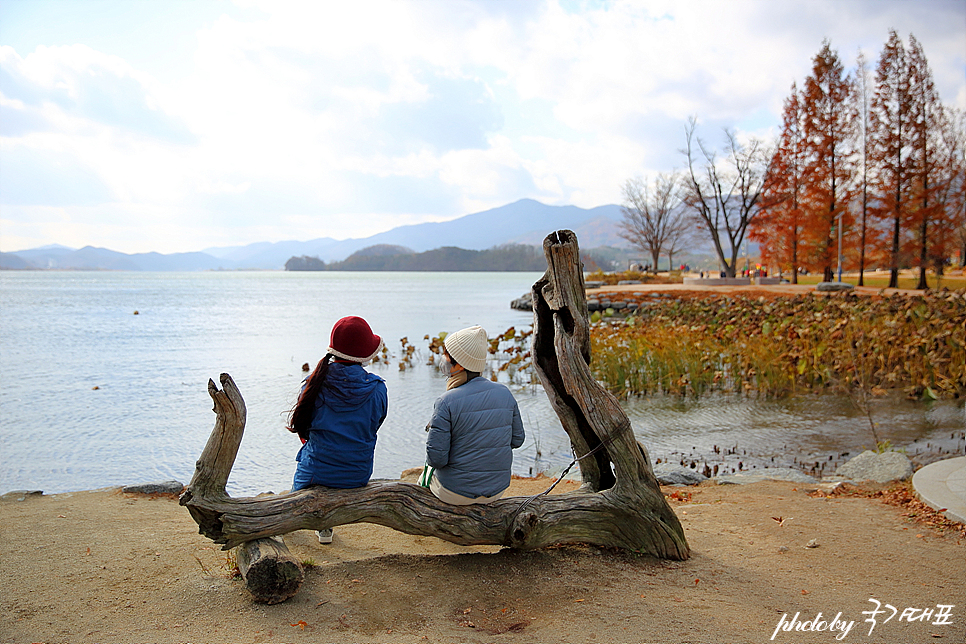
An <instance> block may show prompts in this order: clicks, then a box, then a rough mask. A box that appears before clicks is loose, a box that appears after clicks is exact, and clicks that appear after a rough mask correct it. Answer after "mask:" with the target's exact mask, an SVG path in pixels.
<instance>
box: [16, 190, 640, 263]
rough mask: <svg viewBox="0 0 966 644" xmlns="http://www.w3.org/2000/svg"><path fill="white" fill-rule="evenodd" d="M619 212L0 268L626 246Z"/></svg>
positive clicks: (531, 214) (24, 259)
mask: <svg viewBox="0 0 966 644" xmlns="http://www.w3.org/2000/svg"><path fill="white" fill-rule="evenodd" d="M620 217H621V214H620V207H619V206H616V205H607V206H598V207H596V208H590V209H585V208H578V207H577V206H548V205H546V204H542V203H540V202H538V201H534V200H532V199H521V200H520V201H516V202H514V203H511V204H507V205H505V206H500V207H499V208H493V209H491V210H486V211H483V212H477V213H472V214H469V215H464V216H463V217H459V218H457V219H453V220H450V221H445V222H432V223H424V224H412V225H407V226H399V227H398V228H393V229H392V230H388V231H386V232H382V233H378V234H376V235H372V236H370V237H365V238H360V239H345V240H335V239H332V238H329V237H324V238H320V239H313V240H309V241H304V242H302V241H294V240H293V241H282V242H256V243H253V244H248V245H246V246H232V247H218V248H207V249H205V250H203V251H197V252H187V253H172V254H167V255H165V254H161V253H135V254H126V253H120V252H117V251H113V250H110V249H107V248H96V247H94V246H85V247H84V248H81V249H77V250H75V249H71V248H67V247H64V246H58V245H53V246H45V247H42V248H34V249H30V250H24V251H17V252H15V253H9V252H3V253H0V268H5V269H61V270H127V271H201V270H239V269H250V270H258V269H261V270H281V269H283V268H284V266H285V262H286V261H287V260H288V259H289V258H291V257H294V256H308V257H318V258H320V259H322V260H323V261H325V262H327V263H328V262H336V261H342V260H344V259H346V258H348V257H349V256H350V255H352V254H353V253H355V252H356V251H358V250H361V249H363V248H367V247H369V246H374V245H377V244H385V245H393V246H404V247H406V248H408V249H412V250H413V251H414V252H416V253H420V252H425V251H429V250H434V249H437V248H440V247H444V246H452V247H457V248H462V249H465V250H476V251H482V250H487V249H490V248H493V247H496V246H501V245H504V244H514V243H515V244H530V245H534V246H539V245H541V244H542V243H543V239H544V237H546V236H547V234H549V233H550V232H552V231H554V230H559V229H561V228H569V229H570V230H573V231H574V232H575V233H577V237H578V239H580V241H581V246H582V247H583V248H590V247H594V246H609V245H625V243H624V242H623V241H622V240H621V239H620V237H619V236H618V235H617V222H618V221H620Z"/></svg>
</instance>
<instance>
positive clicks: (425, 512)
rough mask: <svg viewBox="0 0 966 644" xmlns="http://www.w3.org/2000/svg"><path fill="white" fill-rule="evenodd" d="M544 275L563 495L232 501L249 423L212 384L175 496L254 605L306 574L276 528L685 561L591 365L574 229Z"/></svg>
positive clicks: (302, 494) (682, 546)
mask: <svg viewBox="0 0 966 644" xmlns="http://www.w3.org/2000/svg"><path fill="white" fill-rule="evenodd" d="M543 246H544V253H545V254H546V258H547V266H548V268H547V272H546V273H545V274H544V276H543V277H542V278H541V279H540V280H538V281H537V282H536V284H534V286H533V311H534V313H533V317H534V332H533V349H532V353H533V357H534V358H533V359H534V366H535V369H536V371H537V374H538V376H539V378H540V380H541V382H542V383H543V386H544V388H545V390H546V392H547V395H548V396H549V398H550V402H551V404H552V406H553V408H554V411H555V412H556V413H557V416H558V417H559V418H560V422H561V424H562V426H563V428H564V430H565V431H566V432H567V434H568V436H569V437H570V441H571V445H572V447H573V451H574V454H575V455H576V458H577V464H578V466H579V468H580V474H581V479H582V485H581V487H580V488H579V489H578V490H576V491H574V492H570V493H567V494H559V495H552V496H551V495H548V494H541V495H537V496H533V497H506V498H502V499H500V500H498V501H495V502H493V503H489V504H484V505H468V506H455V505H448V504H446V503H443V502H442V501H440V500H439V499H437V498H436V497H435V496H434V495H433V494H432V493H431V492H430V491H429V490H428V489H426V488H423V487H420V486H418V485H415V484H412V483H406V482H402V481H391V480H373V481H370V482H369V484H368V485H366V486H365V487H361V488H355V489H348V490H343V489H334V488H324V487H316V488H310V489H306V490H300V491H298V492H294V493H288V494H279V495H266V496H260V497H253V498H232V497H230V496H228V494H227V493H226V492H225V484H226V482H227V481H228V475H229V473H230V472H231V468H232V465H233V464H234V461H235V456H236V454H237V452H238V446H239V443H240V442H241V439H242V434H243V432H244V429H245V415H246V410H245V401H244V400H243V399H242V395H241V393H240V392H239V391H238V388H237V387H236V386H235V383H234V382H233V381H232V379H231V377H230V376H229V375H228V374H222V375H221V378H220V380H221V386H222V388H221V389H219V388H218V387H217V386H216V385H215V383H214V382H212V381H209V382H208V392H209V394H210V395H211V398H212V400H213V401H214V411H215V413H216V420H215V426H214V429H213V430H212V432H211V436H210V437H209V439H208V443H207V445H206V446H205V448H204V451H203V452H202V454H201V457H200V458H199V459H198V462H197V466H196V469H195V473H194V476H193V478H192V479H191V483H190V484H189V485H188V487H187V488H186V490H185V491H184V493H183V494H182V496H181V505H183V506H185V507H187V508H188V511H189V512H190V513H191V516H192V517H193V518H194V520H195V521H196V522H197V523H198V526H199V532H200V533H201V534H203V535H205V536H207V537H208V538H210V539H211V540H213V541H214V542H215V543H219V544H223V546H224V549H229V548H233V547H236V546H240V547H239V553H238V556H237V561H238V564H239V568H240V569H241V571H242V574H243V576H244V577H245V580H246V584H247V587H248V589H249V590H250V591H251V592H252V594H253V595H254V597H255V599H256V600H257V601H261V602H266V603H276V602H279V601H284V600H285V599H287V598H288V597H291V596H292V595H294V594H295V593H296V592H297V591H298V588H299V585H300V584H301V582H302V569H301V566H300V565H299V562H298V561H296V560H295V559H294V557H292V555H291V554H289V553H288V550H287V549H286V548H285V544H284V542H282V540H281V539H280V538H277V536H278V535H283V534H286V533H288V532H292V531H294V530H322V529H326V528H332V527H334V526H338V525H344V524H348V523H360V522H367V523H376V524H379V525H384V526H388V527H390V528H394V529H396V530H399V531H401V532H405V533H408V534H412V535H423V536H435V537H439V538H440V539H445V540H446V541H451V542H453V543H457V544H461V545H467V546H470V545H483V544H490V545H502V546H507V547H510V548H519V549H532V548H540V547H543V546H548V545H552V544H560V543H589V544H595V545H599V546H607V547H618V548H624V549H627V550H633V551H635V552H640V553H644V554H648V555H652V556H654V557H659V558H663V559H678V560H680V559H686V558H687V557H688V556H689V554H690V551H689V548H688V544H687V541H686V540H685V537H684V530H683V529H682V527H681V524H680V522H679V521H678V518H677V516H676V515H675V514H674V512H673V510H671V508H670V506H669V505H668V503H667V501H666V500H665V499H664V495H663V494H662V493H661V489H660V486H659V485H658V482H657V480H656V479H655V477H654V473H653V471H652V468H651V462H650V458H649V457H648V453H647V450H646V449H645V447H644V446H643V445H641V444H640V443H638V441H637V439H636V438H635V437H634V433H633V431H632V429H631V423H630V421H629V420H628V418H627V416H626V414H624V411H623V410H622V409H621V407H620V404H619V403H618V401H617V399H616V398H614V396H612V395H611V394H610V393H609V392H608V391H607V390H606V389H604V388H603V387H602V386H601V385H600V383H598V382H597V381H596V380H594V378H593V375H592V374H591V371H590V367H589V364H590V357H591V356H590V326H589V321H588V315H587V304H586V298H585V295H584V282H583V270H582V266H581V264H580V253H579V249H578V246H577V238H576V236H575V235H574V234H573V233H572V232H571V231H568V230H561V231H557V232H555V233H552V234H551V235H548V236H547V238H546V239H545V240H544V243H543Z"/></svg>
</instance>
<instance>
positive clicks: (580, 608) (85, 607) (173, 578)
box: [0, 478, 966, 643]
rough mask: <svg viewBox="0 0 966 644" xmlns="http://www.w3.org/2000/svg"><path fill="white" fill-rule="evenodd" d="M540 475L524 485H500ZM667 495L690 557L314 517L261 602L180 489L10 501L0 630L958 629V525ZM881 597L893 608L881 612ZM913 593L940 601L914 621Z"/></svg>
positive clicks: (818, 635) (609, 634) (620, 636)
mask: <svg viewBox="0 0 966 644" xmlns="http://www.w3.org/2000/svg"><path fill="white" fill-rule="evenodd" d="M548 483H549V480H548V479H546V478H539V479H536V480H532V479H527V480H519V481H515V482H514V484H513V488H511V492H512V493H514V494H520V495H527V494H533V493H536V492H539V491H541V490H543V489H544V488H545V487H546V486H547V485H548ZM574 485H575V484H571V483H570V482H569V481H565V482H563V483H562V484H561V485H560V486H558V490H561V491H566V490H567V489H572V488H573V487H574ZM555 492H556V491H555ZM665 492H666V493H667V494H672V495H673V497H676V498H673V499H672V501H671V502H672V506H673V507H674V508H675V511H676V512H677V513H678V516H679V517H680V518H681V520H682V523H683V525H684V527H685V530H686V535H687V538H688V541H689V543H690V545H691V548H692V551H693V554H692V557H691V558H690V559H689V560H687V561H684V562H667V561H659V560H655V559H652V558H649V557H642V556H637V555H634V554H632V553H627V552H621V551H612V550H602V549H598V548H593V547H586V546H563V547H555V548H547V549H542V550H538V551H532V552H519V551H512V550H500V549H499V548H496V547H486V548H464V547H460V546H455V545H452V544H449V543H446V542H443V541H440V540H437V539H435V538H429V537H412V536H409V535H405V534H402V533H397V532H394V531H393V530H390V529H388V528H383V527H380V526H373V525H366V524H360V525H351V526H341V527H338V528H336V534H335V541H334V543H333V544H331V545H326V546H323V545H320V544H318V543H317V541H316V539H315V535H314V533H312V532H307V531H300V532H296V533H292V534H289V535H287V536H286V542H287V543H288V545H289V547H290V548H291V550H292V551H293V552H294V553H295V554H296V556H298V557H299V558H300V559H302V560H303V561H311V562H314V564H315V565H314V567H311V568H309V569H308V570H307V573H306V579H305V583H304V584H303V586H302V588H301V590H300V591H299V593H298V594H297V595H296V596H295V597H294V598H292V599H290V600H288V601H287V602H285V603H282V604H279V605H274V606H265V605H260V604H256V603H254V602H253V601H252V599H251V596H250V595H249V594H248V592H247V591H246V590H245V587H244V582H243V581H241V580H240V579H233V578H232V577H231V574H230V572H229V568H230V566H228V565H226V553H225V552H222V551H221V550H219V549H218V547H217V546H215V545H214V544H212V543H211V542H210V541H208V540H207V539H206V538H204V537H202V536H200V535H198V534H197V527H196V525H195V524H194V523H193V522H192V520H191V518H190V516H189V514H188V512H187V511H186V510H185V509H184V508H182V507H180V506H179V505H178V503H177V500H176V499H174V498H173V497H154V498H151V497H145V496H134V495H126V494H122V493H121V492H120V491H119V490H98V491H93V492H79V493H73V494H59V495H53V496H42V497H40V496H38V497H32V498H31V497H28V498H26V499H25V500H23V501H16V500H5V501H3V502H0V642H4V643H6V642H18V643H19V642H72V643H73V642H159V643H166V642H194V643H199V642H238V643H247V642H521V643H522V642H722V643H724V642H728V643H742V642H749V643H752V642H769V641H775V642H786V643H792V642H794V643H797V642H834V641H847V642H870V643H871V642H889V643H892V642H906V643H915V642H949V643H952V642H958V643H962V642H966V583H964V580H966V538H964V537H963V532H962V530H961V528H962V526H961V525H960V526H959V528H960V530H958V531H957V530H952V531H947V532H945V533H942V532H939V531H937V530H934V529H933V528H930V527H927V526H925V525H923V524H921V523H914V522H913V520H912V519H910V518H909V516H907V515H908V511H907V510H901V509H899V508H897V507H894V506H890V505H886V504H884V503H882V502H881V501H880V500H877V499H871V498H859V497H852V496H849V497H822V496H810V495H809V490H808V489H807V488H806V487H804V486H802V485H801V484H797V485H796V484H792V483H783V482H764V483H756V484H751V485H745V486H725V485H722V486H716V485H712V484H706V485H704V486H701V487H697V488H665ZM813 494H814V492H813ZM779 519H782V522H781V523H780V522H779ZM812 540H815V542H814V543H815V544H817V547H813V548H808V547H806V545H807V544H808V543H809V542H810V541H812ZM870 598H872V599H875V600H877V601H879V602H881V603H882V606H883V610H887V612H885V613H884V614H881V615H878V616H877V617H876V618H877V621H878V623H877V624H876V625H875V626H874V627H873V625H872V624H871V623H867V622H865V620H866V619H867V618H868V617H869V615H865V614H863V612H864V611H870V610H872V609H873V608H875V603H873V602H871V601H870ZM886 604H890V605H892V606H895V607H896V608H897V609H898V614H897V615H896V616H895V617H893V618H892V619H891V620H889V621H888V622H885V623H883V622H884V620H885V618H886V617H887V616H888V615H889V614H890V613H891V610H888V609H886V608H885V605H886ZM950 604H951V605H954V608H952V609H949V610H948V611H947V612H948V613H949V617H937V615H938V612H937V608H936V606H937V605H950ZM907 608H913V609H932V610H933V615H932V616H931V617H930V618H929V619H928V620H926V621H911V622H910V621H909V619H908V618H909V616H910V613H908V612H907V611H906V609H907ZM819 612H821V614H822V617H821V618H820V619H819V621H818V624H819V626H823V625H824V626H825V627H826V628H827V627H828V622H831V621H832V620H833V618H834V617H835V616H836V615H837V614H838V613H841V616H840V617H839V622H837V623H836V624H838V623H841V622H845V623H848V622H854V624H853V626H852V628H851V630H850V632H849V635H848V637H846V638H844V639H842V640H836V637H835V636H836V635H838V634H839V633H840V631H836V632H834V633H832V632H829V631H828V630H826V631H810V632H809V631H789V632H785V631H779V632H778V633H777V634H775V629H776V627H777V626H778V624H779V622H780V621H781V620H782V619H783V616H784V619H785V620H786V622H787V621H788V620H791V619H792V617H793V616H794V615H795V614H796V613H798V614H799V617H798V619H799V621H801V620H806V619H808V620H811V619H813V618H815V617H816V614H817V613H819ZM904 613H905V614H906V619H904V620H903V621H900V619H901V616H902V614H904ZM916 615H917V616H920V617H921V616H922V613H921V612H918V613H916ZM937 622H938V623H937ZM942 622H951V623H950V624H945V623H942ZM870 628H873V630H872V634H871V636H870V635H869V631H870ZM773 634H775V637H774V640H772V639H771V638H772V636H773Z"/></svg>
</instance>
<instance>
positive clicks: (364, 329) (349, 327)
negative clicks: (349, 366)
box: [329, 315, 382, 363]
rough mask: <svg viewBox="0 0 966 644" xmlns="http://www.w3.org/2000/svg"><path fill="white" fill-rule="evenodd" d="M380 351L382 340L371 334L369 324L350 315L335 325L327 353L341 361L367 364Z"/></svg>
mask: <svg viewBox="0 0 966 644" xmlns="http://www.w3.org/2000/svg"><path fill="white" fill-rule="evenodd" d="M380 349H382V338H380V337H379V336H378V335H376V334H375V333H373V332H372V329H370V328H369V323H368V322H366V321H365V320H363V319H362V318H360V317H357V316H355V315H350V316H348V317H344V318H342V319H341V320H339V321H338V322H336V323H335V326H333V327H332V334H331V335H330V336H329V353H331V354H332V355H334V356H335V357H336V358H341V359H342V360H351V361H352V362H362V363H365V362H369V361H370V360H372V359H373V358H374V357H375V355H376V354H377V353H379V350H380Z"/></svg>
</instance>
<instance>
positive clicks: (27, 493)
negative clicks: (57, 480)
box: [0, 490, 44, 501]
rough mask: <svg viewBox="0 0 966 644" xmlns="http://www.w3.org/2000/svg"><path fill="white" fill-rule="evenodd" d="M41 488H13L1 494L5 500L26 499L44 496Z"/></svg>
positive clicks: (1, 497) (0, 497)
mask: <svg viewBox="0 0 966 644" xmlns="http://www.w3.org/2000/svg"><path fill="white" fill-rule="evenodd" d="M43 494H44V493H43V492H42V491H41V490H12V491H10V492H7V493H6V494H4V495H2V496H0V499H3V500H4V501H26V500H27V499H28V498H30V497H35V496H43Z"/></svg>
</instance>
